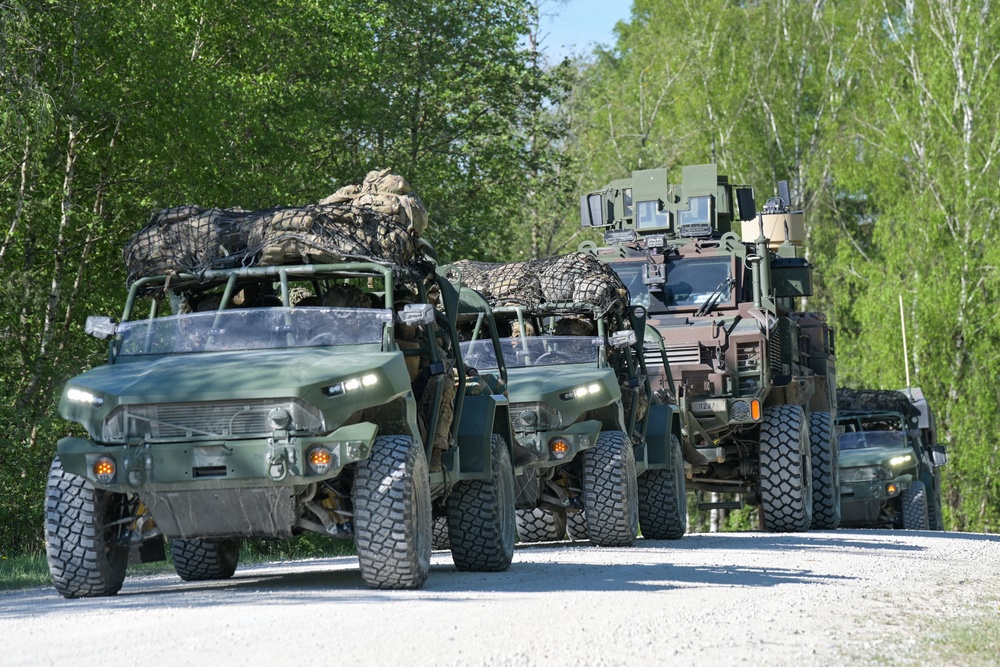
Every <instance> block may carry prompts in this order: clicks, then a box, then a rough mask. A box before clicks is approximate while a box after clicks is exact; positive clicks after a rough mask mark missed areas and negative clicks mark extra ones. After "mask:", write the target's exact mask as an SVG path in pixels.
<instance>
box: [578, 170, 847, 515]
mask: <svg viewBox="0 0 1000 667" xmlns="http://www.w3.org/2000/svg"><path fill="white" fill-rule="evenodd" d="M779 190H780V193H779V195H778V196H776V197H772V198H769V199H768V200H767V202H766V204H765V205H764V207H763V210H761V211H759V212H758V211H757V208H756V201H755V198H754V193H753V190H752V188H750V187H748V186H735V185H733V184H731V183H730V182H729V179H728V178H727V177H726V176H721V175H719V174H718V172H717V168H716V165H713V164H708V165H696V166H688V167H683V168H682V170H681V179H680V181H679V182H673V183H671V182H670V181H669V180H668V175H667V170H666V169H649V170H643V171H636V172H633V173H632V174H631V176H630V177H629V178H625V179H621V180H616V181H612V182H611V183H610V184H608V185H607V186H606V187H605V188H603V189H601V190H598V191H596V192H592V193H589V194H587V195H585V196H584V197H583V198H582V201H581V215H582V224H583V226H584V227H585V228H588V229H593V230H597V231H603V239H604V243H603V245H601V246H598V245H596V244H593V243H587V244H584V246H583V248H584V249H586V250H587V251H589V252H591V253H593V254H594V255H595V256H596V257H598V258H599V259H601V260H603V261H605V262H607V263H608V264H609V265H610V266H612V267H613V268H614V270H615V271H616V272H617V273H618V275H619V276H621V278H622V280H623V282H624V283H625V285H626V286H627V287H628V289H629V292H630V293H631V298H632V303H633V304H639V305H642V306H644V307H645V308H646V310H647V311H648V317H649V323H650V325H652V326H653V327H655V328H656V329H657V331H659V332H660V333H661V334H662V336H663V339H664V341H665V345H666V352H667V356H668V358H669V366H670V370H671V371H672V373H671V376H672V382H673V387H674V389H675V391H676V399H677V402H678V404H679V406H680V414H681V424H682V431H683V440H684V442H683V445H684V458H685V461H686V463H687V468H686V469H687V475H688V482H687V487H688V488H689V489H694V490H696V491H702V492H717V493H722V494H738V496H737V497H738V498H739V500H735V501H726V502H722V503H699V508H701V509H711V508H713V507H723V508H738V507H741V506H742V505H743V504H744V503H746V504H749V505H759V506H760V507H761V508H762V509H763V522H764V526H765V527H766V528H768V529H771V530H779V531H802V530H808V529H809V528H811V527H812V528H822V529H833V528H836V527H837V526H838V525H839V523H840V500H839V485H838V482H837V448H836V443H835V441H834V438H833V428H832V424H833V418H834V416H835V410H836V399H835V387H836V382H835V368H836V364H835V355H834V340H833V331H832V329H831V328H830V327H829V326H828V325H827V323H826V317H825V315H823V314H822V313H812V312H802V311H801V310H799V309H798V307H797V306H796V304H797V303H798V302H799V301H800V300H801V299H803V298H805V297H808V296H810V295H811V294H812V266H811V265H810V264H809V262H808V261H807V260H806V259H805V258H804V257H802V244H803V241H804V236H805V234H804V229H805V228H804V224H803V216H802V213H801V212H798V211H791V210H789V201H790V198H789V196H788V192H787V186H784V185H782V184H779ZM647 365H648V366H649V367H650V368H651V369H654V368H659V369H660V373H661V374H664V373H665V370H666V369H665V368H664V367H663V366H662V364H661V363H660V360H659V358H658V355H652V356H651V357H650V358H648V359H647Z"/></svg>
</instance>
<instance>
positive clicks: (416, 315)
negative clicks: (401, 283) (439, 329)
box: [399, 303, 434, 327]
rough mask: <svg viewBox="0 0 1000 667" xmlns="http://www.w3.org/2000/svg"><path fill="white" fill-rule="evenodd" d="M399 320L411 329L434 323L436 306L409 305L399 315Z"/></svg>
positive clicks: (426, 304)
mask: <svg viewBox="0 0 1000 667" xmlns="http://www.w3.org/2000/svg"><path fill="white" fill-rule="evenodd" d="M399 320H400V322H402V323H403V324H406V325H408V326H411V327H415V326H418V325H420V324H432V323H433V322H434V306H432V305H431V304H429V303H408V304H406V305H405V306H403V310H402V312H400V313H399Z"/></svg>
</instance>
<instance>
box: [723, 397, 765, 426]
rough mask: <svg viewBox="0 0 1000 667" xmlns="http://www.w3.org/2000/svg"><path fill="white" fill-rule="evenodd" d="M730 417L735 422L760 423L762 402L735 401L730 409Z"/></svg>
mask: <svg viewBox="0 0 1000 667" xmlns="http://www.w3.org/2000/svg"><path fill="white" fill-rule="evenodd" d="M729 417H730V418H731V419H732V420H733V421H737V422H745V421H751V420H752V421H758V420H759V419H760V401H758V400H757V399H754V400H752V401H733V404H732V406H730V408H729Z"/></svg>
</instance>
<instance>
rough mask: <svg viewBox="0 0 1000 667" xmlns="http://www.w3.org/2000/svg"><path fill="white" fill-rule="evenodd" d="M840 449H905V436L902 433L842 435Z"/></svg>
mask: <svg viewBox="0 0 1000 667" xmlns="http://www.w3.org/2000/svg"><path fill="white" fill-rule="evenodd" d="M839 442H840V449H841V450H845V449H868V448H870V447H905V446H906V434H904V433H903V432H902V431H855V432H853V433H842V434H841V436H840V440H839Z"/></svg>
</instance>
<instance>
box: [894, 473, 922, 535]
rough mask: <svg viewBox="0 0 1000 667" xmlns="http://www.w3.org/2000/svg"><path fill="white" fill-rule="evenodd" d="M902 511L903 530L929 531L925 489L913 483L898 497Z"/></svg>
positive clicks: (919, 483)
mask: <svg viewBox="0 0 1000 667" xmlns="http://www.w3.org/2000/svg"><path fill="white" fill-rule="evenodd" d="M899 500H900V504H901V505H902V510H903V530H929V529H930V520H929V518H928V516H927V487H925V486H924V483H923V482H921V481H915V482H913V483H912V484H911V485H910V488H908V489H907V490H906V491H903V493H901V494H900V496H899Z"/></svg>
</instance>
